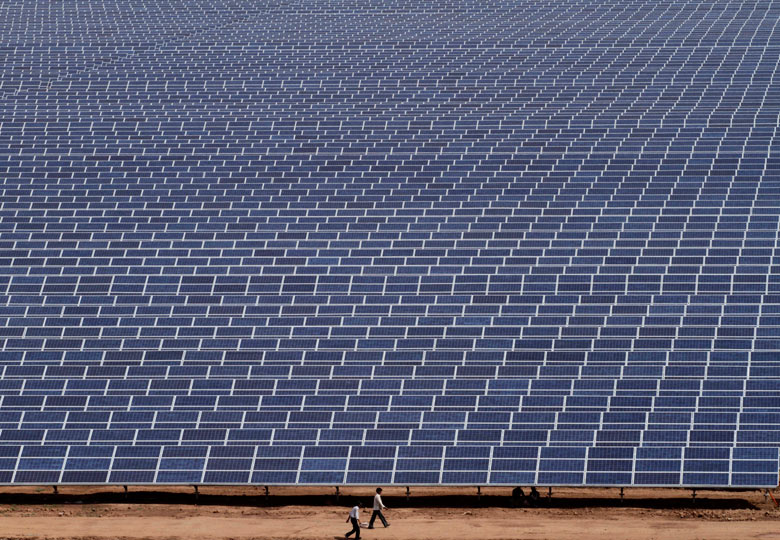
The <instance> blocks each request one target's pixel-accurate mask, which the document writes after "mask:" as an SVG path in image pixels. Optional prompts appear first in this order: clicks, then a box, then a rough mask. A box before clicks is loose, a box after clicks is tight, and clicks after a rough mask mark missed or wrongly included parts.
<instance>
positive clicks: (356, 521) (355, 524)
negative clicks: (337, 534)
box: [344, 502, 363, 540]
mask: <svg viewBox="0 0 780 540" xmlns="http://www.w3.org/2000/svg"><path fill="white" fill-rule="evenodd" d="M361 508H363V503H362V502H358V503H357V504H355V506H353V507H352V510H350V511H349V517H347V523H349V522H350V521H351V522H352V530H351V531H349V532H348V533H347V534H345V535H344V538H349V535H350V534H352V533H356V534H355V540H360V509H361Z"/></svg>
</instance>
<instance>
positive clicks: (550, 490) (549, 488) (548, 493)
mask: <svg viewBox="0 0 780 540" xmlns="http://www.w3.org/2000/svg"><path fill="white" fill-rule="evenodd" d="M550 499H552V486H549V487H548V488H547V500H550Z"/></svg>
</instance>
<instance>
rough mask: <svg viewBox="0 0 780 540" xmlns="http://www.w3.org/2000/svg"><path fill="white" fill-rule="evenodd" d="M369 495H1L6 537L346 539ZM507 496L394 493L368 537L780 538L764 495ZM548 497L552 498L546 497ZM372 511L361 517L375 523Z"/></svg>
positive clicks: (353, 491) (220, 490)
mask: <svg viewBox="0 0 780 540" xmlns="http://www.w3.org/2000/svg"><path fill="white" fill-rule="evenodd" d="M372 492H373V490H371V489H370V488H345V489H342V493H341V496H340V498H339V499H338V500H337V499H336V497H335V491H334V489H333V488H326V487H323V488H272V489H271V493H270V497H269V498H268V499H267V500H266V498H265V496H264V493H263V491H262V490H261V489H256V488H246V487H240V488H233V487H204V488H201V489H200V495H199V496H198V497H197V499H196V497H195V494H194V492H193V489H192V488H184V487H182V488H165V489H163V488H141V487H131V488H130V491H129V493H128V494H127V495H125V494H124V492H123V490H122V489H121V488H115V487H95V488H83V487H63V488H60V491H59V494H58V495H54V494H53V492H52V489H51V488H42V487H29V488H28V487H2V488H0V537H2V538H51V539H66V538H67V539H85V540H86V539H102V538H126V539H149V540H158V539H173V538H182V539H185V538H186V539H196V540H211V539H236V540H238V539H250V538H252V539H277V538H279V539H305V540H310V539H311V540H313V539H317V540H319V539H328V540H332V539H334V538H343V534H344V533H345V532H346V531H347V530H349V528H350V527H349V526H348V525H347V524H346V523H345V519H346V516H347V511H348V505H349V504H350V502H351V501H352V500H353V499H354V496H360V497H361V498H362V500H364V501H365V502H366V503H369V502H370V500H371V495H372ZM509 492H510V490H509V489H508V488H503V489H500V488H488V489H484V490H482V496H481V497H480V498H478V497H477V494H476V489H473V488H472V489H468V488H461V489H438V488H413V489H412V493H411V495H412V496H411V498H410V499H409V500H408V501H407V499H406V496H405V493H404V490H403V489H398V488H388V489H386V490H385V493H384V499H385V504H387V506H388V507H390V510H388V511H387V512H386V516H387V518H388V520H389V521H390V522H391V526H390V527H389V528H387V529H385V528H382V527H381V526H380V525H379V524H377V527H378V528H377V529H374V530H366V529H364V530H363V538H364V539H366V540H372V539H377V540H401V539H403V540H406V539H430V540H471V539H483V538H484V539H494V540H496V539H509V538H518V539H531V540H536V539H556V540H558V539H565V538H577V539H578V540H591V539H593V540H595V539H598V540H612V539H621V538H630V539H632V540H648V539H654V538H658V539H661V538H663V539H672V540H692V539H707V540H726V539H729V540H731V539H737V538H739V539H752V538H756V539H773V538H776V539H779V540H780V509H777V508H776V507H775V505H774V503H773V502H772V500H771V499H766V498H765V497H764V495H763V494H762V493H761V492H758V491H744V492H729V491H700V492H697V496H696V500H695V501H694V500H693V499H692V498H691V492H690V491H686V490H666V489H657V490H656V489H627V490H626V491H625V499H624V501H623V502H621V500H620V496H619V491H618V490H617V489H554V490H553V494H552V498H551V499H550V500H549V501H547V500H546V498H545V499H543V501H544V504H543V505H542V506H540V507H536V508H530V507H521V508H512V507H511V505H510V499H509ZM543 494H545V495H546V492H544V493H543ZM369 516H370V511H369V512H365V513H364V514H363V516H361V517H362V518H363V519H362V520H363V521H366V520H367V518H368V517H369Z"/></svg>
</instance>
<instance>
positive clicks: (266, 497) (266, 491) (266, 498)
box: [264, 486, 269, 501]
mask: <svg viewBox="0 0 780 540" xmlns="http://www.w3.org/2000/svg"><path fill="white" fill-rule="evenodd" d="M264 487H265V500H266V501H267V500H268V495H269V492H268V486H264Z"/></svg>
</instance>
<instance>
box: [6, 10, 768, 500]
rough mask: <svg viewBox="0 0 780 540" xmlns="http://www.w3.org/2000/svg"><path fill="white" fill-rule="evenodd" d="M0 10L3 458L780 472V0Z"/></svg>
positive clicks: (712, 476)
mask: <svg viewBox="0 0 780 540" xmlns="http://www.w3.org/2000/svg"><path fill="white" fill-rule="evenodd" d="M0 11H1V12H2V16H0V55H1V56H2V62H0V483H4V484H7V483H20V484H21V483H31V484H43V483H46V484H58V483H75V484H79V483H82V484H96V483H97V484H100V483H117V484H132V483H160V484H166V483H170V484H184V483H187V484H199V483H215V484H219V483H227V484H233V483H235V484H246V483H257V484H328V485H339V484H345V483H347V484H372V485H373V484H399V485H410V484H470V485H474V484H476V485H485V484H494V485H534V484H535V485H614V486H628V485H647V486H692V487H695V486H699V487H774V486H776V485H777V483H778V448H780V397H778V396H780V241H779V240H778V236H779V233H778V231H779V230H780V202H778V197H777V194H778V193H780V142H778V141H780V139H779V138H778V137H779V136H780V135H779V134H778V125H780V100H778V99H777V96H778V95H780V82H778V81H779V80H780V79H778V77H777V68H778V58H780V34H779V33H778V24H777V23H778V20H780V5H778V4H777V2H773V1H770V0H756V1H747V2H745V1H736V0H715V1H711V2H700V1H698V0H684V1H681V2H675V3H668V2H667V3H660V2H655V1H646V0H628V1H620V2H618V1H615V0H607V1H599V2H596V1H593V0H572V1H566V2H563V1H561V2H531V1H528V0H517V1H507V0H499V1H498V2H490V3H485V2H480V1H477V0H445V1H443V2H431V1H429V0H365V1H360V2H356V1H352V0H311V1H307V2H287V3H281V4H279V3H278V2H276V3H272V2H268V1H266V0H261V1H259V2H258V1H252V2H250V1H248V0H231V1H230V2H227V3H219V5H217V4H215V3H213V2H207V1H205V0H187V1H186V2H184V1H182V0H121V1H119V2H113V3H110V2H109V3H106V2H94V1H85V2H78V3H65V4H62V3H45V2H40V1H37V0H18V1H15V2H11V3H7V4H5V5H3V7H2V10H0Z"/></svg>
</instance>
